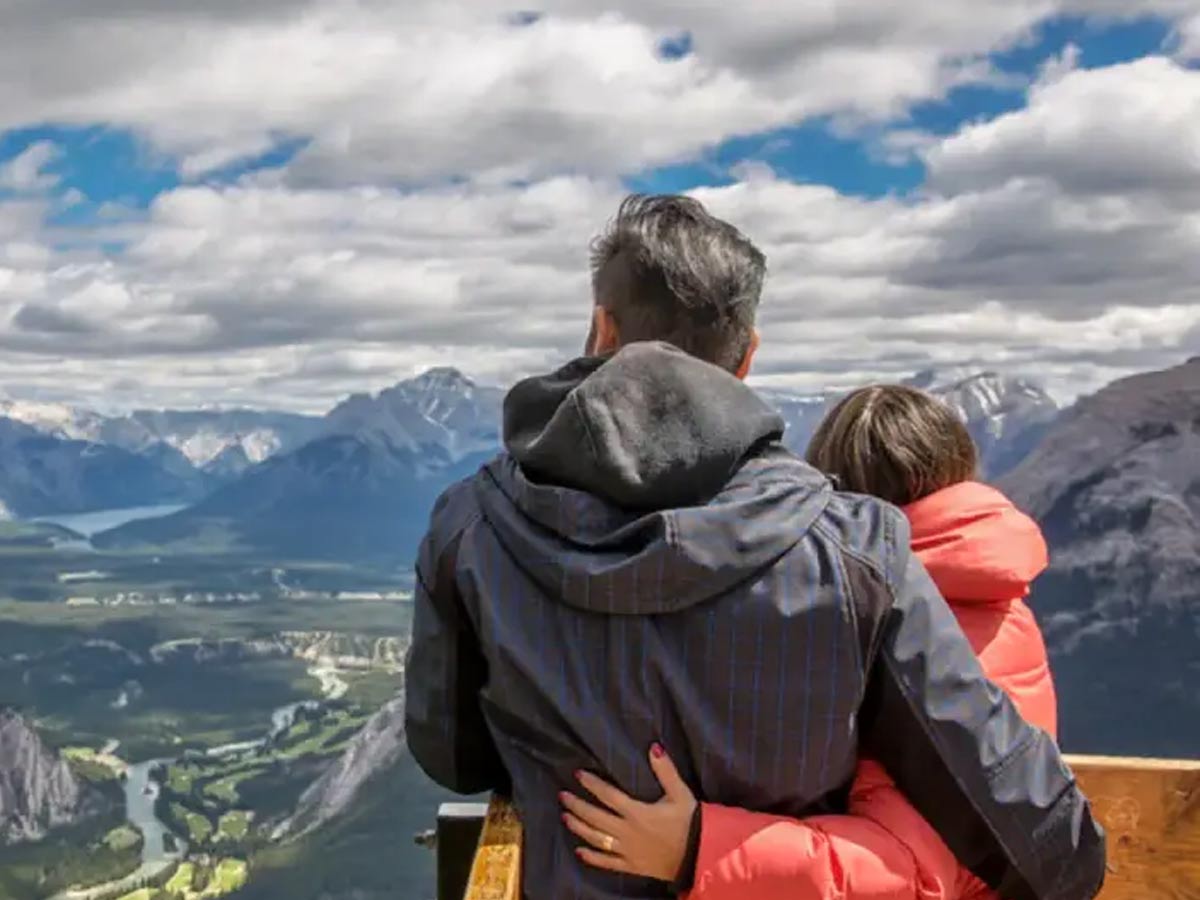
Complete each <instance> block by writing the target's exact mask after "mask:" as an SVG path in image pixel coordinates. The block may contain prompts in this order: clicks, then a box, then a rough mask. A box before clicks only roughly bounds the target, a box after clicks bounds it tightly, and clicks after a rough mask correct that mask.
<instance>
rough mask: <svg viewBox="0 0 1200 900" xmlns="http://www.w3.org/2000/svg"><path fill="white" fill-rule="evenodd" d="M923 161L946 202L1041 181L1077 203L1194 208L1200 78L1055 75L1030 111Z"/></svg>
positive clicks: (1179, 71) (1164, 71) (1199, 169)
mask: <svg viewBox="0 0 1200 900" xmlns="http://www.w3.org/2000/svg"><path fill="white" fill-rule="evenodd" d="M925 160H926V163H927V165H928V167H929V187H930V189H931V190H934V191H940V192H943V193H958V192H963V191H969V190H979V189H983V188H987V187H991V186H995V185H997V184H1000V183H1003V182H1004V181H1006V180H1008V179H1012V178H1024V179H1033V178H1040V179H1045V180H1047V181H1052V182H1053V183H1054V184H1056V185H1058V186H1060V187H1061V188H1062V189H1064V190H1066V191H1070V192H1073V193H1078V194H1103V193H1107V194H1114V195H1118V194H1127V193H1131V192H1138V191H1152V192H1156V193H1157V195H1158V196H1160V197H1164V198H1169V197H1172V196H1175V197H1180V198H1181V199H1183V198H1188V197H1190V195H1192V194H1193V193H1195V192H1196V191H1197V190H1198V189H1200V74H1198V73H1197V72H1196V71H1195V70H1192V69H1188V68H1185V67H1183V66H1181V65H1179V64H1178V63H1175V62H1173V61H1171V60H1169V59H1167V58H1165V57H1157V56H1156V57H1146V58H1143V59H1139V60H1137V61H1135V62H1131V63H1127V64H1125V65H1117V66H1110V67H1107V68H1103V69H1089V70H1073V71H1067V72H1056V74H1055V77H1054V78H1053V79H1052V80H1049V81H1046V82H1042V83H1039V84H1038V85H1036V86H1035V87H1034V88H1033V89H1032V90H1031V92H1030V96H1029V103H1028V106H1027V107H1026V108H1024V109H1021V110H1019V111H1017V112H1014V113H1010V114H1008V115H1005V116H1001V117H1000V118H998V119H995V120H993V121H990V122H985V123H981V124H979V125H974V126H972V127H969V128H966V129H964V130H963V131H961V132H959V133H958V134H957V135H955V136H954V137H953V138H952V139H950V140H948V141H945V142H943V143H941V144H939V145H937V146H935V147H933V148H932V149H930V150H929V151H928V152H927V153H926V155H925ZM1184 202H1188V203H1190V202H1191V200H1190V199H1187V200H1185V201H1184Z"/></svg>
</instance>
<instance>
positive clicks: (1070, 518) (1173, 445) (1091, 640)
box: [1000, 359, 1200, 757]
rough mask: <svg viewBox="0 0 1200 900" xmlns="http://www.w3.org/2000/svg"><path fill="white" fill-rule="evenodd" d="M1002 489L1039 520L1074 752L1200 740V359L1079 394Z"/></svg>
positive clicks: (1177, 747)
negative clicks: (1049, 561)
mask: <svg viewBox="0 0 1200 900" xmlns="http://www.w3.org/2000/svg"><path fill="white" fill-rule="evenodd" d="M1000 485H1001V487H1002V488H1003V489H1004V490H1005V491H1006V492H1007V493H1008V494H1009V495H1010V496H1011V497H1012V498H1013V499H1014V500H1015V501H1016V502H1017V503H1018V505H1020V506H1021V507H1022V508H1023V509H1025V510H1027V511H1028V512H1029V513H1030V514H1031V515H1033V516H1034V517H1035V518H1037V520H1038V521H1039V522H1040V523H1041V525H1042V528H1043V530H1044V531H1045V534H1046V538H1047V541H1048V542H1049V544H1050V548H1051V559H1052V565H1051V568H1050V571H1049V572H1048V573H1047V574H1046V575H1045V576H1043V577H1042V578H1041V579H1039V581H1038V582H1037V583H1036V584H1035V586H1034V590H1033V594H1032V597H1031V602H1032V605H1033V607H1034V610H1035V611H1036V612H1037V614H1038V616H1039V618H1040V619H1041V621H1042V622H1043V625H1044V628H1045V631H1046V638H1047V643H1048V646H1049V649H1050V653H1051V660H1052V666H1053V670H1054V674H1055V678H1056V681H1057V684H1058V690H1059V707H1060V716H1061V733H1062V738H1063V741H1064V744H1065V745H1066V746H1067V747H1068V748H1070V749H1072V750H1075V751H1084V752H1093V753H1111V754H1150V755H1158V756H1183V757H1186V756H1192V755H1195V749H1196V747H1198V746H1200V692H1198V691H1197V689H1196V686H1197V685H1198V684H1200V359H1194V360H1192V361H1191V362H1189V363H1187V364H1185V365H1182V366H1179V367H1177V368H1174V369H1169V370H1166V371H1163V372H1154V373H1149V374H1145V375H1138V376H1135V377H1133V378H1127V379H1124V380H1122V381H1118V382H1116V383H1114V384H1112V385H1110V386H1109V387H1107V388H1105V389H1104V390H1102V391H1100V392H1099V393H1097V394H1095V395H1093V396H1090V397H1086V398H1084V399H1082V400H1080V401H1079V402H1078V403H1077V404H1076V405H1075V406H1074V407H1072V408H1071V409H1069V410H1067V411H1066V412H1064V413H1063V414H1062V415H1061V416H1060V417H1059V418H1058V420H1057V421H1056V422H1055V423H1054V424H1053V425H1052V426H1051V427H1050V428H1049V429H1048V431H1047V432H1046V434H1045V435H1044V437H1043V438H1042V441H1041V443H1040V444H1039V446H1038V447H1037V449H1036V450H1034V451H1033V452H1032V453H1031V454H1030V455H1029V456H1028V457H1027V458H1026V459H1025V461H1024V462H1023V463H1022V464H1021V465H1020V466H1019V467H1017V468H1016V469H1015V470H1014V471H1012V472H1011V473H1009V474H1008V475H1007V476H1006V477H1005V478H1004V479H1002V480H1001V482H1000Z"/></svg>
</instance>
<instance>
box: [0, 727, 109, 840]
mask: <svg viewBox="0 0 1200 900" xmlns="http://www.w3.org/2000/svg"><path fill="white" fill-rule="evenodd" d="M102 805H103V804H102V801H101V799H100V798H99V797H98V796H97V795H95V794H94V793H93V792H91V791H90V790H89V789H87V788H86V787H84V785H83V784H81V783H80V781H79V780H78V779H77V778H76V777H75V775H74V773H73V772H72V771H71V767H70V766H69V765H68V764H67V763H66V761H65V760H63V759H62V758H61V757H60V756H59V755H58V754H57V753H55V752H54V751H52V750H50V749H49V748H48V747H46V745H45V744H43V743H42V739H41V738H40V737H38V734H37V732H36V731H34V730H33V728H32V727H31V726H30V724H29V723H28V722H27V721H25V719H24V718H23V717H22V716H21V715H19V714H18V713H17V712H15V711H14V710H11V709H0V845H5V844H18V843H22V842H25V841H36V840H40V839H41V838H43V837H45V835H46V833H47V832H49V831H50V830H51V829H54V828H59V827H61V826H65V825H71V824H74V823H76V822H78V821H80V820H82V819H85V818H88V817H90V816H91V815H93V814H95V813H98V812H99V811H100V809H101V808H102Z"/></svg>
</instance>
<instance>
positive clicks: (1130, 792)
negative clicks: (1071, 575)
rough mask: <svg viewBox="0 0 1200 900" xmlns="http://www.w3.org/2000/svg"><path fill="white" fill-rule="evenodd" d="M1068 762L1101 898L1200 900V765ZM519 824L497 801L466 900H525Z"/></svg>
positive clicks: (1100, 760) (1148, 761)
mask: <svg viewBox="0 0 1200 900" xmlns="http://www.w3.org/2000/svg"><path fill="white" fill-rule="evenodd" d="M1067 761H1068V762H1069V763H1070V765H1071V768H1072V769H1074V771H1075V774H1076V775H1077V776H1078V777H1079V782H1080V784H1081V785H1082V786H1083V789H1084V792H1085V793H1086V794H1087V796H1088V797H1089V799H1090V800H1091V802H1092V807H1093V811H1094V812H1095V815H1096V818H1097V819H1098V820H1099V821H1100V822H1101V823H1102V824H1103V825H1104V828H1105V829H1106V831H1107V832H1108V863H1109V873H1108V877H1107V879H1106V881H1105V885H1104V891H1103V892H1102V893H1101V895H1100V897H1101V900H1197V898H1200V760H1197V761H1182V760H1152V759H1112V758H1105V757H1089V756H1072V757H1068V759H1067ZM520 896H521V823H520V821H519V820H518V819H517V815H516V813H515V812H514V811H513V809H512V808H511V807H510V806H509V805H508V804H507V803H504V802H503V801H500V800H493V801H492V803H491V804H490V805H489V807H488V815H487V819H486V820H485V822H484V825H483V832H482V834H481V836H480V839H479V849H478V851H477V852H476V854H475V860H474V862H473V864H472V866H471V877H470V880H469V882H468V885H467V891H466V896H465V898H464V900H520Z"/></svg>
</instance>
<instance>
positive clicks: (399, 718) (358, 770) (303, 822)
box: [276, 690, 407, 837]
mask: <svg viewBox="0 0 1200 900" xmlns="http://www.w3.org/2000/svg"><path fill="white" fill-rule="evenodd" d="M406 747H407V745H406V744H405V735H404V694H403V691H402V690H401V691H400V693H399V694H398V695H397V696H396V697H394V698H393V699H392V700H390V701H388V703H386V704H385V705H384V706H383V707H382V708H381V709H380V710H379V711H378V712H376V713H375V715H373V716H372V717H371V718H370V719H368V720H367V723H366V724H365V725H364V726H363V728H362V730H361V731H359V733H358V734H356V735H355V736H354V738H353V740H351V741H350V745H349V746H348V747H347V748H346V750H345V751H344V752H343V753H342V755H341V756H340V757H339V758H338V759H337V760H336V761H335V762H334V764H333V765H332V766H330V767H329V769H327V770H326V772H325V774H323V775H322V776H321V777H320V778H319V779H317V781H316V782H314V783H313V784H312V785H311V786H310V787H309V788H308V790H306V791H305V792H304V794H303V795H302V796H301V797H300V802H299V804H298V805H297V807H296V810H295V812H294V813H293V814H292V815H291V816H290V817H289V818H288V820H287V821H286V822H284V823H283V824H282V825H281V826H280V828H279V829H278V830H277V832H276V834H277V836H284V835H286V836H288V837H301V836H303V835H305V834H308V833H310V832H312V831H314V830H316V829H317V828H320V827H321V826H322V825H324V824H326V823H327V822H330V821H332V820H334V819H336V818H337V817H339V816H341V815H343V814H345V813H346V812H347V811H348V810H349V809H350V808H351V806H352V805H353V804H354V802H355V801H356V800H357V799H358V798H359V797H360V796H361V794H362V791H363V788H364V787H365V786H366V784H367V783H368V782H369V781H370V780H371V779H372V778H374V777H375V776H376V775H378V773H380V772H382V771H384V770H385V769H388V768H390V767H391V766H394V765H395V764H396V762H397V760H399V759H400V756H401V754H403V753H404V752H405V751H406Z"/></svg>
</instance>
